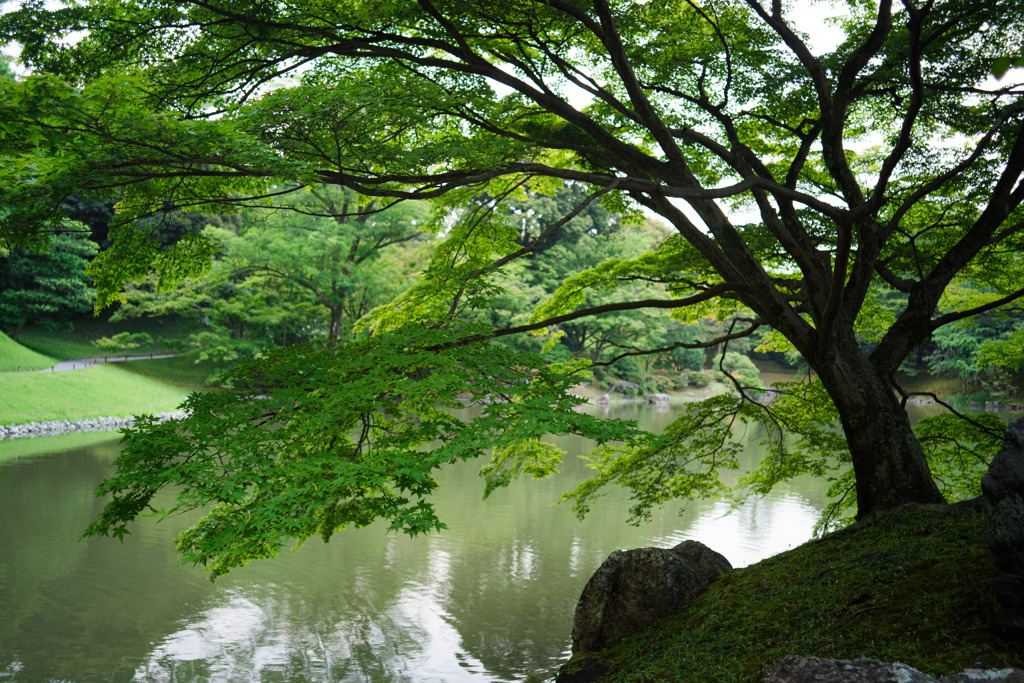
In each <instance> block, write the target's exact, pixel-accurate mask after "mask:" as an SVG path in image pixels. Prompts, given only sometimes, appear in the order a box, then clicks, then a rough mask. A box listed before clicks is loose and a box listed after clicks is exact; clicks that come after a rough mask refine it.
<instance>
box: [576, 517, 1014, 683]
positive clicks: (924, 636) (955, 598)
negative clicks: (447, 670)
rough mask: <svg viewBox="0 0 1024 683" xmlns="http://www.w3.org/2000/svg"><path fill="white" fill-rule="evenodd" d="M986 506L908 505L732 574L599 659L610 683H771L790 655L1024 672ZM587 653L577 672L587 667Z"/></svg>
mask: <svg viewBox="0 0 1024 683" xmlns="http://www.w3.org/2000/svg"><path fill="white" fill-rule="evenodd" d="M986 524H987V522H986V518H985V514H984V511H983V509H982V508H981V506H980V505H961V506H956V507H954V506H950V507H943V508H918V507H910V508H904V509H901V510H898V511H895V512H891V513H888V514H886V515H884V516H881V517H878V518H875V519H872V520H868V521H866V522H863V523H860V524H858V525H855V526H853V527H850V528H848V529H845V530H843V531H841V532H838V533H835V534H832V535H830V536H827V537H825V538H823V539H821V540H817V541H812V542H809V543H806V544H804V545H802V546H800V547H799V548H796V549H794V550H791V551H789V552H786V553H782V554H780V555H777V556H775V557H772V558H769V559H767V560H764V561H763V562H760V563H758V564H756V565H752V566H750V567H746V568H743V569H736V570H734V571H732V572H729V573H728V574H727V575H726V576H724V577H723V578H722V579H720V580H719V581H717V582H715V583H714V584H712V585H711V586H710V587H709V588H708V590H707V591H706V592H705V593H704V594H702V595H701V596H700V597H699V598H698V599H697V600H695V601H694V602H693V603H691V604H690V605H688V606H686V607H685V608H684V609H682V610H680V611H679V612H677V613H676V614H674V615H672V616H670V617H668V618H666V619H664V620H663V621H662V622H659V624H657V625H656V626H655V627H653V628H651V629H649V630H647V631H645V632H644V633H641V634H637V635H636V636H632V637H630V638H627V639H625V640H623V641H621V642H620V643H618V644H616V645H614V646H613V647H612V648H610V649H609V650H608V651H606V652H604V653H600V654H598V655H596V656H599V657H601V658H604V659H608V660H610V661H611V662H612V668H611V670H610V671H609V673H608V674H607V675H606V676H605V677H604V678H602V679H600V680H601V681H608V682H612V681H651V682H654V681H694V682H701V683H703V682H705V681H716V682H718V681H759V680H761V678H762V677H763V675H764V672H765V671H766V670H767V669H768V668H770V667H771V665H772V664H774V663H775V662H776V661H777V660H779V659H780V658H782V657H784V656H785V655H789V654H800V655H813V656H817V657H830V658H838V659H856V658H858V657H871V658H875V659H880V660H883V661H900V662H904V663H906V664H909V665H911V666H913V667H915V668H917V669H919V670H921V671H924V672H925V673H929V674H932V675H943V674H948V673H954V672H958V671H961V670H963V669H965V668H967V667H969V666H970V665H971V664H973V663H975V662H976V661H979V660H981V661H983V662H984V663H985V665H986V666H988V667H1002V666H1017V667H1022V668H1024V644H1022V643H1011V642H1007V641H1005V640H1003V639H1001V638H1000V637H999V636H998V635H997V634H996V632H995V630H994V629H993V624H994V623H995V622H996V620H997V615H998V605H997V603H996V602H995V599H994V597H993V591H992V575H993V572H994V560H993V557H992V554H991V552H990V551H989V548H988V539H987V532H986V528H987V526H986ZM583 660H584V657H583V656H581V655H580V654H578V655H577V656H576V657H574V658H573V660H572V662H570V664H569V666H570V667H574V666H579V665H580V664H581V663H582V661H583Z"/></svg>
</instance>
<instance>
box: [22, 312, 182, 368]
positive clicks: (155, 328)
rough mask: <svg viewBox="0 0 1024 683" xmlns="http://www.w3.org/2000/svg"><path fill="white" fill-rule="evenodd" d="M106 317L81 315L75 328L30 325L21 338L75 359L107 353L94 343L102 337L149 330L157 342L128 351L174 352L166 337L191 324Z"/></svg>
mask: <svg viewBox="0 0 1024 683" xmlns="http://www.w3.org/2000/svg"><path fill="white" fill-rule="evenodd" d="M107 317H109V315H107V314H104V315H102V316H100V317H94V316H92V315H85V316H81V317H80V318H77V319H76V320H75V322H74V326H73V327H72V328H70V329H62V330H44V329H41V328H36V327H31V326H28V327H26V328H25V329H24V330H23V331H22V333H21V335H20V336H19V337H18V341H19V342H20V343H21V344H22V345H24V346H26V347H28V348H30V349H32V350H34V351H38V352H39V353H42V354H44V355H47V356H51V357H53V358H57V359H58V360H72V359H74V358H92V357H96V356H102V355H104V352H103V351H101V350H99V349H98V348H97V347H95V346H93V343H92V342H93V341H95V340H97V339H99V338H100V337H112V336H114V335H115V334H117V333H119V332H146V333H148V334H149V335H150V336H151V337H152V338H153V340H154V343H153V344H148V345H146V346H140V347H139V348H137V349H131V350H129V351H128V352H127V353H129V354H148V353H173V352H174V350H175V349H174V348H173V346H171V345H169V344H168V343H166V342H165V341H164V340H166V339H171V338H173V337H177V336H179V335H181V334H182V332H184V331H185V329H186V328H187V326H188V323H186V322H184V321H180V320H175V319H148V318H143V319H138V320H126V321H122V322H117V323H111V322H108V321H107V320H106V318H107Z"/></svg>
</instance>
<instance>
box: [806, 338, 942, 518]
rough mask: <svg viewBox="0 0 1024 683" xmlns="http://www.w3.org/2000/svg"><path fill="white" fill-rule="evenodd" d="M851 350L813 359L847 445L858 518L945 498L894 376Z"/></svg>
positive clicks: (939, 500)
mask: <svg viewBox="0 0 1024 683" xmlns="http://www.w3.org/2000/svg"><path fill="white" fill-rule="evenodd" d="M849 351H850V350H848V352H847V353H846V354H843V356H842V357H838V358H836V359H835V360H834V361H833V362H832V363H827V364H825V365H824V367H823V366H822V364H820V363H819V364H816V365H817V371H818V374H819V376H820V378H821V381H822V383H823V384H824V386H825V388H826V390H827V391H828V393H829V395H830V396H831V397H832V400H833V401H834V402H835V406H836V408H837V410H838V411H839V418H840V421H841V423H842V427H843V432H844V434H845V436H846V442H847V444H849V447H850V457H851V459H852V461H853V471H854V474H855V476H856V482H857V483H856V492H857V519H863V518H864V517H867V516H868V515H871V514H873V513H875V512H879V511H881V510H887V509H892V508H895V507H898V506H900V505H903V504H906V503H925V504H928V503H944V502H945V499H944V498H943V497H942V494H941V493H940V492H939V489H938V486H936V484H935V481H934V479H933V478H932V475H931V471H930V470H929V468H928V461H927V459H926V458H925V456H924V451H923V450H922V448H921V444H920V443H919V442H918V440H917V436H916V435H915V434H914V431H913V429H911V426H910V419H909V417H908V416H907V411H906V410H905V409H904V407H903V406H902V405H900V402H899V400H898V398H897V396H896V394H895V392H894V391H893V384H892V378H891V377H886V376H885V375H884V374H883V373H880V372H879V371H878V370H877V369H876V368H875V366H874V365H873V364H872V363H871V362H870V361H869V360H868V359H867V358H866V357H865V356H864V355H863V354H862V353H861V352H860V351H859V350H856V351H853V352H852V353H850V352H849Z"/></svg>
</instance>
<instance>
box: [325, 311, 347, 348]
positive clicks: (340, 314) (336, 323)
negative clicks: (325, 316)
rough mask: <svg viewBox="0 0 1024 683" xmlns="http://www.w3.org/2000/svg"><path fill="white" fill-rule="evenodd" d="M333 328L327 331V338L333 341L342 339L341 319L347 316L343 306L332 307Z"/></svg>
mask: <svg viewBox="0 0 1024 683" xmlns="http://www.w3.org/2000/svg"><path fill="white" fill-rule="evenodd" d="M330 310H331V328H330V330H329V331H328V332H327V338H328V339H331V340H333V341H338V340H339V339H341V321H342V319H343V318H344V316H345V309H344V308H343V307H341V306H332V307H331V309H330Z"/></svg>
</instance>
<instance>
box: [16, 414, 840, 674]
mask: <svg viewBox="0 0 1024 683" xmlns="http://www.w3.org/2000/svg"><path fill="white" fill-rule="evenodd" d="M673 411H674V409H673ZM673 411H669V412H658V411H656V410H655V409H653V408H647V407H642V406H626V407H621V408H612V410H611V413H610V414H611V415H613V416H617V417H625V418H629V419H636V420H639V421H640V422H641V423H642V424H643V425H644V426H646V427H647V428H649V429H660V428H662V427H663V426H664V425H665V424H666V423H667V422H668V421H670V420H671V419H672V412H673ZM738 438H744V437H743V436H742V435H738ZM558 443H559V444H560V445H561V446H563V447H564V448H566V449H567V450H568V452H569V456H568V458H567V461H566V465H565V467H564V469H563V472H561V473H560V474H559V475H557V476H556V477H553V478H551V479H549V480H545V481H532V480H523V481H520V482H518V483H516V484H514V485H513V486H512V487H510V488H509V489H506V490H501V491H498V492H496V493H494V494H493V495H492V496H491V498H490V499H489V500H487V501H482V500H481V495H482V492H483V483H482V481H481V480H480V479H479V478H478V477H477V474H476V470H477V468H478V464H474V463H466V464H462V465H458V466H453V467H451V468H449V469H448V470H446V471H444V472H443V473H442V476H441V477H440V479H441V488H440V494H439V496H438V498H437V502H438V508H439V512H440V514H441V518H442V519H443V520H444V521H445V522H446V523H447V524H448V526H449V529H448V530H447V531H445V532H443V533H441V534H434V535H429V536H422V537H418V538H412V539H410V538H407V537H405V536H397V535H394V534H388V533H386V532H385V529H384V527H383V525H374V526H371V527H369V528H366V529H358V530H346V531H344V532H341V533H338V534H336V535H335V536H334V537H333V538H332V540H331V542H330V543H329V544H324V543H322V542H321V541H319V540H311V541H309V542H307V543H306V544H305V545H304V546H303V547H302V548H301V549H299V550H298V551H297V552H295V553H284V554H283V555H282V556H280V557H278V558H275V559H273V560H264V561H260V562H256V563H253V564H251V565H249V566H246V567H244V568H241V569H237V570H235V571H233V572H232V573H231V574H230V575H228V576H226V577H223V578H221V579H218V580H217V582H216V583H211V582H210V581H209V580H208V579H207V577H206V575H205V574H204V573H203V571H202V570H201V569H197V568H194V567H191V566H182V565H179V564H178V561H177V558H176V556H175V554H174V544H173V538H174V536H175V535H176V534H177V533H178V532H179V531H180V530H181V529H182V528H184V527H185V526H186V525H187V524H188V523H189V519H188V518H176V519H172V520H168V521H164V522H162V523H159V524H157V523H155V522H154V521H153V520H143V521H142V522H140V523H137V524H136V525H135V526H134V528H133V529H132V532H133V534H132V536H130V537H129V538H128V539H127V540H126V541H125V543H123V544H122V543H119V542H118V541H116V540H113V539H89V540H88V541H82V542H79V540H78V536H79V534H80V533H81V532H82V530H83V529H84V528H85V526H86V525H87V524H88V523H89V522H90V521H91V520H92V519H93V518H94V517H95V516H96V515H97V513H98V512H99V511H100V508H101V506H102V501H101V500H99V499H97V498H95V496H94V495H93V491H94V490H95V488H96V485H97V484H98V483H99V481H100V480H101V479H102V478H103V477H104V476H105V475H106V474H108V473H109V472H110V471H111V467H112V463H113V460H114V458H115V457H116V454H117V437H116V435H114V434H84V435H82V434H80V435H71V436H66V437H50V438H46V439H31V440H20V441H8V442H0V681H17V682H18V683H34V682H37V681H289V682H293V681H409V680H412V681H451V682H461V681H467V682H469V681H472V682H482V681H514V680H524V679H525V678H527V677H528V676H531V675H535V676H537V677H538V678H540V677H544V676H547V675H549V674H550V673H551V672H552V671H553V670H554V669H555V668H557V666H558V665H559V663H560V662H561V661H562V660H563V658H564V657H566V656H567V654H568V649H569V643H570V640H569V634H570V631H571V628H572V613H573V608H574V606H575V603H576V600H577V599H578V598H579V594H580V592H581V590H582V589H583V586H584V584H585V583H586V581H587V580H588V578H589V577H590V575H591V574H592V573H593V571H594V570H595V569H596V568H597V566H598V565H599V564H600V563H601V562H602V561H603V560H604V559H605V558H606V557H607V556H608V554H609V553H611V552H612V551H614V550H616V549H620V548H635V547H643V546H660V547H671V546H673V545H675V544H676V543H679V542H680V541H683V540H686V539H696V540H699V541H702V542H704V543H706V544H707V545H709V546H710V547H712V548H714V549H715V550H718V551H719V552H721V553H722V554H724V555H725V556H726V557H727V558H728V559H729V560H730V562H732V564H733V565H734V566H737V567H738V566H744V565H747V564H750V563H753V562H756V561H758V560H760V559H762V558H764V557H767V556H770V555H773V554H775V553H778V552H780V551H782V550H785V549H787V548H790V547H793V546H795V545H798V544H799V543H801V542H803V541H804V540H806V539H807V538H809V537H810V534H811V529H812V527H813V524H814V521H815V519H816V518H817V515H818V513H819V511H820V509H821V507H822V506H823V504H824V502H825V496H824V490H825V486H826V485H825V483H824V482H822V481H816V480H813V479H802V480H799V481H796V482H793V483H791V484H789V485H787V486H785V487H781V488H779V489H778V490H777V491H775V492H773V493H772V494H771V495H770V496H769V497H767V498H763V499H757V500H751V501H749V502H748V503H746V504H745V505H743V506H742V507H741V508H740V509H739V510H738V511H736V512H733V513H732V514H729V515H726V514H725V513H726V512H728V508H729V505H728V503H727V502H725V501H717V502H691V503H689V504H688V506H687V508H686V510H685V512H683V514H681V515H680V514H678V513H679V510H680V508H679V507H678V506H676V507H671V508H667V509H664V510H661V511H660V512H658V513H657V514H656V515H655V517H654V518H653V519H652V520H651V521H650V522H649V523H647V524H644V525H643V526H640V527H633V526H629V525H627V524H626V523H625V519H626V516H627V515H626V509H627V507H628V504H629V503H628V500H627V498H626V497H625V496H624V495H622V493H621V492H619V491H612V492H611V493H610V495H608V496H607V497H605V498H604V499H602V500H603V502H602V504H600V505H597V506H595V509H594V510H593V512H592V513H591V515H590V516H589V517H588V518H587V519H586V520H584V521H582V522H580V521H579V520H577V519H576V518H575V517H573V516H572V515H571V514H570V512H569V510H568V508H567V507H566V506H557V505H553V503H554V502H555V501H556V500H557V499H558V498H559V496H560V494H561V493H562V492H563V491H565V490H567V489H569V488H571V487H572V486H573V485H575V483H577V482H579V481H581V480H582V479H583V478H585V477H586V474H587V471H586V469H585V468H584V467H583V465H582V463H581V462H580V461H579V460H578V457H577V456H578V455H580V454H581V453H584V452H586V450H587V449H589V447H590V445H589V444H588V443H587V442H584V441H582V440H578V439H571V438H565V439H560V440H558ZM758 456H759V453H758V449H757V447H756V444H753V443H752V444H751V445H750V447H749V448H748V449H747V457H748V458H749V460H750V462H753V461H755V460H756V459H757V457H758Z"/></svg>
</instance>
